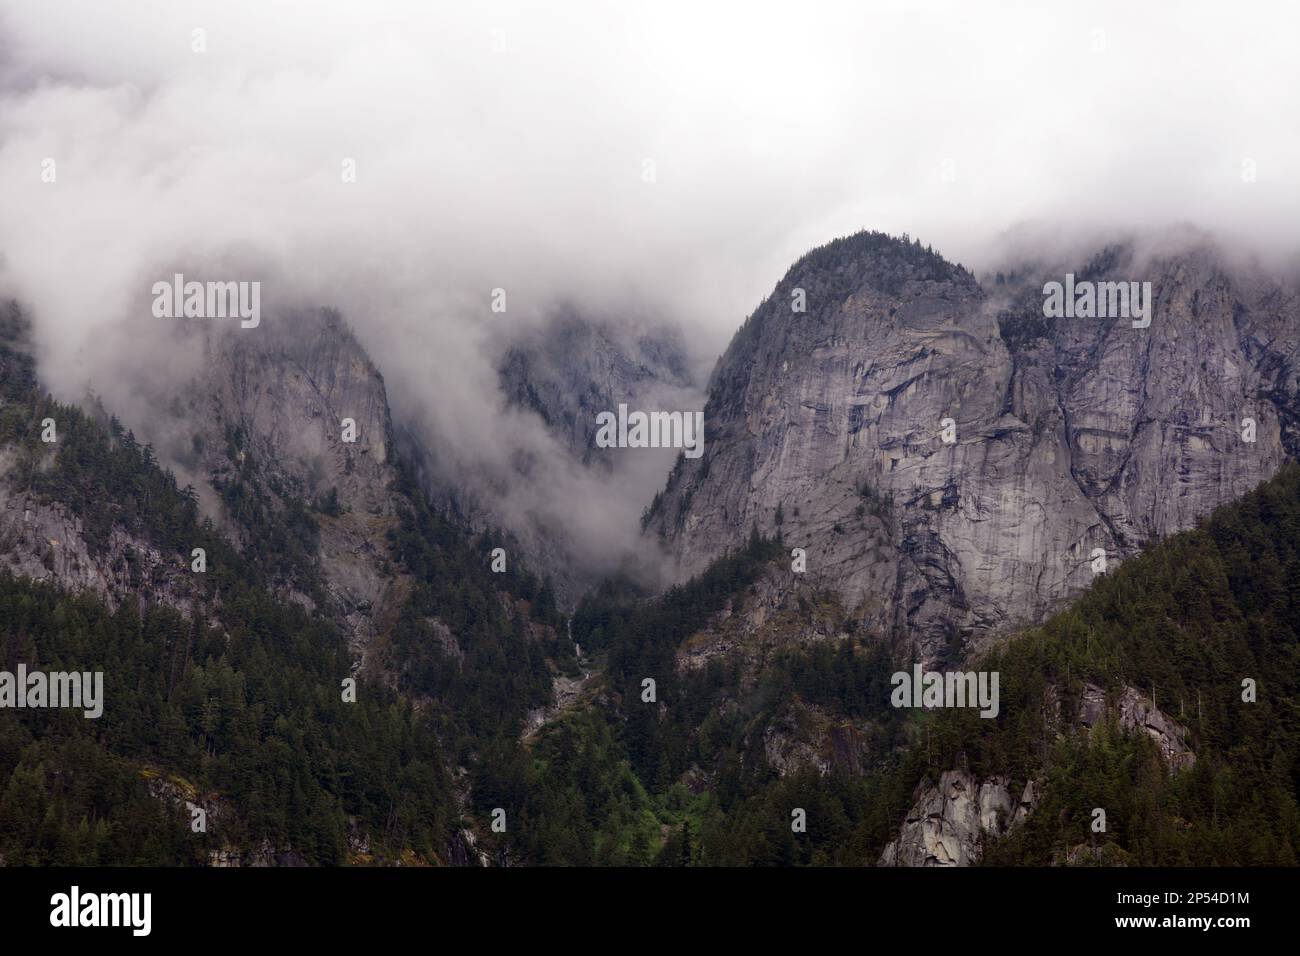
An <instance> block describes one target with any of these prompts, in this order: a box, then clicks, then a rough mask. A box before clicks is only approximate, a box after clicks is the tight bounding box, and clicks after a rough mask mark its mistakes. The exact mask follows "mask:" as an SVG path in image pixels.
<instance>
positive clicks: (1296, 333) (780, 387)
mask: <svg viewBox="0 0 1300 956" xmlns="http://www.w3.org/2000/svg"><path fill="white" fill-rule="evenodd" d="M1076 271H1077V272H1078V273H1079V274H1080V275H1081V276H1084V275H1089V276H1092V277H1093V278H1096V279H1101V278H1109V277H1113V278H1116V279H1119V278H1130V277H1132V278H1150V280H1151V281H1152V282H1153V288H1154V295H1155V300H1156V307H1155V318H1154V320H1153V321H1152V323H1151V326H1150V327H1149V328H1147V329H1134V328H1132V326H1131V323H1130V322H1129V321H1128V320H1124V319H1068V320H1067V319H1057V320H1047V319H1044V318H1043V316H1042V301H1043V297H1042V291H1041V290H1042V281H1040V280H1042V279H1044V278H1051V277H1052V276H1053V275H1054V273H1053V272H1050V271H1040V272H1038V273H1036V274H1035V275H1034V277H1033V278H1032V279H1031V280H1026V281H1024V282H1023V284H1021V285H1018V286H1007V285H1005V284H1004V285H1002V286H994V287H993V291H991V292H986V291H985V290H984V289H983V288H981V286H980V284H979V283H978V282H976V280H975V278H974V277H973V276H971V275H970V274H969V273H967V272H966V271H965V270H963V269H961V268H960V267H958V266H954V265H951V264H949V263H947V262H945V261H944V260H942V259H941V258H939V257H938V256H936V255H933V254H931V253H930V252H928V251H927V250H925V249H922V248H920V247H919V246H918V245H915V244H909V243H906V242H904V241H900V240H895V239H891V238H889V237H885V236H880V235H876V234H859V235H857V236H854V237H850V238H847V239H841V240H836V241H835V242H833V243H831V244H829V245H828V246H825V247H823V248H821V249H818V250H816V251H814V252H812V253H810V254H809V255H808V256H806V257H804V258H803V259H801V260H800V261H799V262H798V263H796V264H795V265H794V266H793V267H792V268H791V269H790V271H789V273H787V275H786V276H785V277H784V278H783V279H782V280H781V281H780V282H779V283H778V284H777V287H776V289H775V290H774V292H773V293H772V295H771V296H770V297H769V298H768V299H767V300H766V301H764V302H763V303H762V305H760V306H759V308H758V309H757V310H756V311H755V313H754V314H753V315H752V316H751V317H750V319H749V320H748V321H747V322H746V323H745V325H744V326H743V327H742V329H741V330H740V331H739V332H738V333H737V335H736V336H735V338H734V340H733V341H732V343H731V345H730V346H729V347H728V349H727V351H726V353H725V354H724V355H723V356H722V358H721V360H720V361H719V364H718V367H717V369H716V371H715V373H714V375H713V379H712V382H711V385H710V394H709V400H708V404H707V406H706V409H705V436H706V442H705V451H704V454H703V456H702V457H701V458H699V459H697V460H689V459H686V458H684V457H682V458H679V460H678V463H677V465H676V467H675V468H674V471H673V473H672V475H671V476H670V478H669V481H668V485H667V487H666V489H665V491H664V493H663V494H662V496H661V498H660V500H658V501H657V503H656V506H655V509H654V511H653V513H652V514H651V516H650V521H649V523H648V526H647V533H648V534H649V535H652V536H654V537H656V538H658V539H659V540H660V541H661V542H662V544H663V546H664V547H665V548H666V549H667V550H668V552H669V553H670V554H671V556H672V557H673V559H674V560H675V562H676V564H677V567H678V571H679V574H681V575H685V574H688V573H695V572H697V571H699V570H700V569H701V568H703V567H704V566H705V565H706V564H707V563H708V562H709V561H711V560H712V559H714V558H716V557H717V556H719V555H720V554H722V553H723V552H725V551H726V550H728V549H730V548H735V547H737V546H739V545H740V544H741V543H742V542H743V541H744V539H745V538H746V536H747V535H748V534H749V532H750V529H751V528H752V527H754V526H757V527H759V528H760V529H761V530H763V531H764V532H768V533H770V532H773V531H775V530H776V525H777V522H776V516H777V513H778V509H780V512H781V514H782V515H783V517H784V524H783V525H782V531H783V532H784V535H785V539H786V541H787V542H788V543H789V544H790V545H792V546H802V547H805V548H807V549H808V573H809V575H810V576H812V577H814V578H815V579H816V580H818V581H819V582H820V583H822V584H824V585H826V586H829V587H831V588H833V589H834V590H836V591H837V592H839V593H840V594H841V595H842V596H843V598H844V600H845V602H846V603H847V604H848V606H850V607H851V608H853V609H854V613H855V614H856V616H857V617H858V618H859V619H860V620H862V621H863V622H864V623H866V624H867V625H868V626H869V627H873V628H876V629H879V630H880V631H882V632H884V633H889V634H902V635H905V636H906V637H908V638H909V639H912V640H914V641H915V642H916V645H917V648H918V650H919V653H920V656H921V658H922V659H923V660H924V661H926V662H927V663H935V662H938V661H941V660H944V659H948V658H951V657H954V656H957V655H958V654H960V653H961V651H962V650H963V649H965V648H969V647H971V646H977V645H978V644H979V643H980V641H982V640H984V639H985V638H986V637H988V636H989V635H992V634H997V633H1002V632H1004V631H1005V630H1006V629H1008V628H1009V627H1011V626H1014V625H1018V624H1022V623H1026V622H1032V621H1036V620H1040V619H1041V618H1043V617H1044V616H1045V615H1046V614H1048V613H1049V612H1051V611H1052V610H1054V609H1056V608H1058V607H1060V606H1061V605H1062V604H1063V603H1064V602H1065V601H1067V600H1068V599H1069V598H1071V597H1073V596H1075V595H1077V594H1078V593H1079V592H1080V591H1082V590H1083V589H1084V588H1086V587H1087V586H1088V585H1089V583H1090V582H1091V581H1092V580H1093V570H1092V566H1091V555H1092V551H1093V549H1095V548H1101V549H1104V550H1105V551H1106V554H1107V556H1108V561H1109V564H1108V568H1113V567H1114V566H1115V565H1116V564H1118V563H1119V562H1120V561H1122V560H1123V559H1124V558H1125V557H1127V556H1129V555H1132V554H1134V553H1136V552H1137V551H1138V550H1140V549H1141V547H1142V546H1143V545H1144V544H1145V543H1146V542H1148V541H1150V540H1151V539H1154V538H1157V537H1159V536H1162V535H1167V534H1170V533H1172V532H1175V531H1179V530H1182V529H1185V528H1187V527H1189V526H1191V525H1192V524H1193V523H1194V522H1195V521H1196V520H1197V519H1198V518H1200V517H1203V516H1205V515H1206V514H1208V513H1209V512H1210V511H1211V510H1212V509H1213V508H1214V507H1215V506H1217V505H1219V504H1222V503H1224V502H1226V501H1229V500H1231V499H1233V498H1236V497H1238V496H1240V495H1242V494H1244V493H1245V492H1246V491H1248V490H1250V489H1252V488H1253V487H1254V486H1255V485H1257V484H1258V483H1259V482H1260V481H1263V480H1265V479H1267V478H1268V477H1270V476H1271V475H1272V474H1273V473H1274V472H1275V471H1276V470H1277V469H1278V467H1279V466H1280V465H1281V464H1282V463H1283V462H1284V461H1285V460H1286V459H1287V458H1288V457H1294V456H1295V455H1296V454H1297V452H1300V431H1297V421H1298V420H1300V401H1298V400H1297V393H1298V391H1300V388H1298V385H1297V371H1296V368H1297V362H1296V351H1297V349H1298V348H1300V344H1298V343H1300V305H1298V301H1300V300H1297V297H1296V295H1295V292H1294V291H1292V290H1290V289H1288V288H1287V287H1284V286H1283V285H1282V284H1281V283H1278V282H1276V281H1274V280H1272V279H1270V278H1269V277H1267V276H1265V275H1263V274H1261V273H1259V272H1258V271H1256V270H1254V269H1251V268H1249V267H1246V266H1238V265H1233V264H1229V263H1228V261H1227V260H1226V257H1224V256H1223V255H1222V254H1221V253H1220V252H1218V251H1217V250H1216V249H1215V248H1214V247H1213V246H1212V245H1211V244H1210V243H1209V242H1208V241H1207V240H1204V239H1202V238H1198V237H1192V239H1190V240H1188V241H1187V242H1185V243H1184V244H1183V245H1181V246H1179V247H1177V248H1176V249H1173V250H1172V251H1171V250H1169V249H1166V250H1165V251H1163V252H1162V253H1161V254H1159V255H1145V254H1144V255H1139V254H1138V253H1137V252H1134V251H1133V250H1132V249H1131V248H1128V247H1123V248H1120V249H1115V250H1109V251H1108V252H1107V253H1106V254H1105V255H1103V256H1100V257H1099V258H1098V259H1096V260H1094V261H1093V263H1091V264H1089V265H1088V266H1087V267H1086V268H1084V267H1080V268H1079V269H1077V270H1076ZM1056 277H1057V278H1060V276H1059V275H1057V276H1056ZM798 289H802V290H804V292H805V294H806V297H807V312H806V313H805V314H799V313H794V312H792V309H791V304H792V301H793V299H792V296H793V294H794V293H795V291H796V290H798ZM1247 416H1249V417H1253V418H1254V419H1255V420H1256V422H1257V431H1256V439H1257V440H1256V441H1255V443H1253V444H1246V443H1244V442H1243V441H1241V439H1240V432H1241V419H1242V418H1243V417H1247ZM946 418H951V419H952V420H953V421H954V422H955V425H956V440H955V442H954V443H952V444H946V443H945V442H944V441H943V436H942V433H941V432H942V426H941V421H942V420H943V419H946Z"/></svg>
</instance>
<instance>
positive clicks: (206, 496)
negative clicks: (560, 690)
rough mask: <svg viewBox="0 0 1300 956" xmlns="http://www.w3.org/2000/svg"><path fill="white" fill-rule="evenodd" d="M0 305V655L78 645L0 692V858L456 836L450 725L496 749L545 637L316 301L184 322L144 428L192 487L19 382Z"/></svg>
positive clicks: (458, 769)
mask: <svg viewBox="0 0 1300 956" xmlns="http://www.w3.org/2000/svg"><path fill="white" fill-rule="evenodd" d="M3 319H4V322H3V328H0V331H2V332H3V333H4V337H3V341H0V371H2V372H3V377H2V378H0V384H2V385H3V393H2V394H0V465H3V468H0V506H2V509H0V515H2V516H3V524H0V558H3V565H2V566H0V670H5V671H7V672H9V673H14V672H15V671H16V669H17V668H18V666H19V665H23V666H25V667H27V668H28V669H30V670H35V669H38V668H47V669H59V668H62V667H76V668H78V669H84V670H99V671H102V672H103V673H104V675H105V690H104V696H105V701H104V716H103V718H102V721H92V720H84V719H81V718H80V715H68V714H66V713H64V712H57V711H56V712H52V713H51V712H44V711H39V710H37V711H30V710H22V711H14V710H12V709H8V708H6V709H4V710H3V711H0V751H2V753H0V781H3V786H4V790H3V795H2V796H0V861H7V862H14V863H37V862H70V863H95V862H98V863H127V862H151V863H199V862H206V863H208V864H210V865H267V864H281V865H293V864H301V863H308V864H311V863H315V864H320V863H344V862H352V863H367V862H383V863H399V864H408V863H430V862H461V863H464V862H470V861H474V862H479V861H482V860H485V859H486V857H485V856H483V855H482V853H481V851H477V850H475V849H474V847H475V844H476V842H477V837H476V835H475V831H476V830H477V829H479V827H483V828H484V829H486V826H487V822H488V816H489V813H490V810H491V809H492V806H494V805H495V804H489V805H486V806H484V801H489V800H491V799H492V798H493V797H492V794H491V793H490V786H491V783H490V782H491V780H492V779H493V778H494V777H493V774H494V771H493V770H492V765H493V762H494V761H495V760H496V759H498V758H497V757H496V756H495V755H494V754H491V753H486V754H482V753H476V752H475V751H476V750H479V749H481V748H483V747H484V746H485V745H486V744H487V743H488V742H491V741H495V740H505V741H514V742H515V746H518V740H519V738H520V736H521V734H522V732H523V729H524V726H525V723H526V721H527V720H528V718H529V715H530V713H531V712H533V711H536V710H538V709H541V708H544V707H545V706H547V705H549V704H550V703H551V702H552V699H553V684H554V682H555V681H556V680H557V679H558V676H559V675H558V669H560V668H565V667H567V668H568V669H569V670H570V671H571V670H572V669H573V649H572V645H571V644H570V643H569V641H568V639H567V637H566V636H563V635H562V633H561V630H560V629H561V626H562V623H563V622H562V619H561V618H560V617H559V615H558V614H557V612H556V611H555V606H554V597H553V595H551V594H549V593H548V592H547V590H546V589H545V588H544V587H543V586H542V585H541V584H540V582H538V580H537V579H536V578H534V577H532V576H531V575H529V574H528V573H527V572H526V571H524V570H522V569H520V568H517V567H516V568H512V569H511V570H510V571H509V572H506V573H502V574H499V575H498V574H494V573H493V572H492V571H491V570H490V568H489V560H490V553H491V550H492V548H493V547H494V546H496V545H497V544H499V542H497V541H493V540H492V539H490V538H487V537H483V536H480V535H476V534H474V533H473V532H472V531H471V530H470V529H468V528H467V527H465V526H464V525H462V524H460V523H458V522H457V521H456V520H455V519H454V517H453V516H450V515H446V514H443V513H439V512H436V511H434V510H432V509H431V508H430V507H429V505H428V503H427V502H426V501H425V500H424V499H423V497H422V496H421V495H420V494H419V492H418V491H417V489H416V483H415V480H414V478H413V476H412V474H411V470H410V467H409V466H408V465H406V464H405V463H403V462H402V461H401V460H400V459H399V458H397V457H396V456H395V452H394V449H393V447H392V441H391V426H390V424H389V410H388V405H387V401H386V397H385V394H384V388H383V382H382V379H381V378H380V377H379V375H378V373H377V371H376V370H375V368H374V367H373V365H372V364H371V363H370V362H369V360H368V359H367V358H366V356H365V353H364V352H363V351H362V350H361V349H360V346H359V345H358V344H357V343H356V341H355V339H354V338H353V337H352V335H351V333H350V332H349V331H348V330H347V329H346V327H345V326H344V325H343V323H342V322H341V320H340V319H339V317H338V316H337V315H334V314H332V313H329V312H320V313H312V314H301V315H295V316H292V317H284V316H281V317H278V318H277V319H270V318H268V319H265V320H264V322H263V326H262V329H265V330H266V334H265V335H258V336H254V337H239V336H238V333H237V332H234V333H231V335H230V336H229V337H226V338H221V337H220V336H209V335H207V334H198V335H196V336H195V337H194V338H193V339H191V340H190V341H189V342H188V343H187V344H188V345H189V347H194V348H200V349H202V350H203V354H204V358H205V361H204V362H203V363H202V367H203V372H202V373H201V376H200V379H199V380H198V381H196V382H186V383H182V384H181V385H179V386H176V387H175V391H174V392H173V393H171V394H158V395H155V396H153V397H154V398H155V399H156V405H157V407H158V408H159V409H160V410H161V414H160V416H159V417H158V418H157V420H156V421H153V422H151V423H150V427H151V429H152V430H153V431H155V432H156V433H157V435H158V437H159V439H160V442H161V446H165V448H166V449H167V450H166V452H165V453H166V454H167V456H168V458H169V459H173V458H174V459H175V460H176V461H178V463H179V466H180V467H182V468H183V469H184V471H185V473H186V474H188V475H190V476H192V478H193V480H194V481H196V482H198V483H199V487H197V488H196V487H194V486H192V485H187V486H185V487H181V486H180V485H179V484H178V482H177V480H176V478H175V475H174V474H173V473H172V472H170V471H168V470H165V469H164V468H162V467H161V466H160V464H159V457H158V454H157V453H156V452H155V450H154V448H153V447H152V446H151V445H149V444H142V443H140V442H139V441H138V440H137V439H136V438H135V436H134V434H132V433H131V432H130V431H129V430H127V429H124V428H123V426H122V425H121V424H120V423H119V422H118V421H117V419H115V418H113V417H112V416H111V415H109V414H108V413H107V412H105V411H104V410H103V409H102V408H99V407H97V406H96V405H95V404H94V403H93V402H92V403H91V404H90V407H89V411H86V410H83V409H82V408H78V407H76V406H71V405H65V404H61V403H59V402H56V401H54V400H53V399H51V398H50V397H49V396H48V395H46V394H45V393H44V392H43V391H42V390H41V388H40V385H39V382H38V380H37V377H36V374H35V367H34V363H33V362H32V360H31V357H30V354H29V352H28V351H27V350H26V348H25V345H24V339H25V332H26V319H25V317H24V316H22V315H20V314H19V313H18V312H17V310H16V309H15V308H13V307H10V308H8V309H7V310H6V312H5V314H4V316H3ZM268 323H269V324H268ZM304 330H309V331H311V333H312V334H311V335H305V334H303V333H304ZM259 331H261V329H260V330H259ZM348 418H350V419H352V421H353V423H354V424H355V425H356V441H355V442H350V441H347V440H346V438H345V437H344V435H345V431H344V429H346V428H347V427H348V426H347V425H346V424H345V423H344V419H348ZM49 421H52V422H53V423H54V426H55V428H54V431H52V432H47V429H46V424H47V423H48V422H49ZM47 434H48V437H49V438H50V439H51V440H49V441H46V440H44V439H45V437H46V435H47ZM349 437H350V433H349ZM205 511H206V512H207V513H206V514H205V513H204V512H205ZM56 535H57V536H56ZM194 549H201V552H202V558H201V560H200V561H198V563H197V564H196V560H197V559H196V558H195V554H196V552H195V550H194ZM349 681H355V682H356V687H355V689H354V690H349V688H348V686H347V683H348V682H349ZM500 759H504V758H500ZM72 768H76V776H77V779H78V780H79V781H80V783H79V785H78V787H77V788H76V789H75V791H69V790H68V789H67V788H66V787H64V786H63V784H62V782H61V781H64V780H66V779H68V774H69V773H70V772H71V770H72ZM267 781H276V786H275V787H274V788H272V792H268V787H267ZM480 784H482V786H481V787H480ZM485 791H487V792H485ZM198 810H202V811H203V812H204V813H206V814H207V821H208V826H207V829H205V830H203V831H202V832H196V831H192V830H191V829H190V823H191V821H190V814H191V813H194V812H196V811H198ZM33 820H35V821H36V822H35V823H32V821H33Z"/></svg>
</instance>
